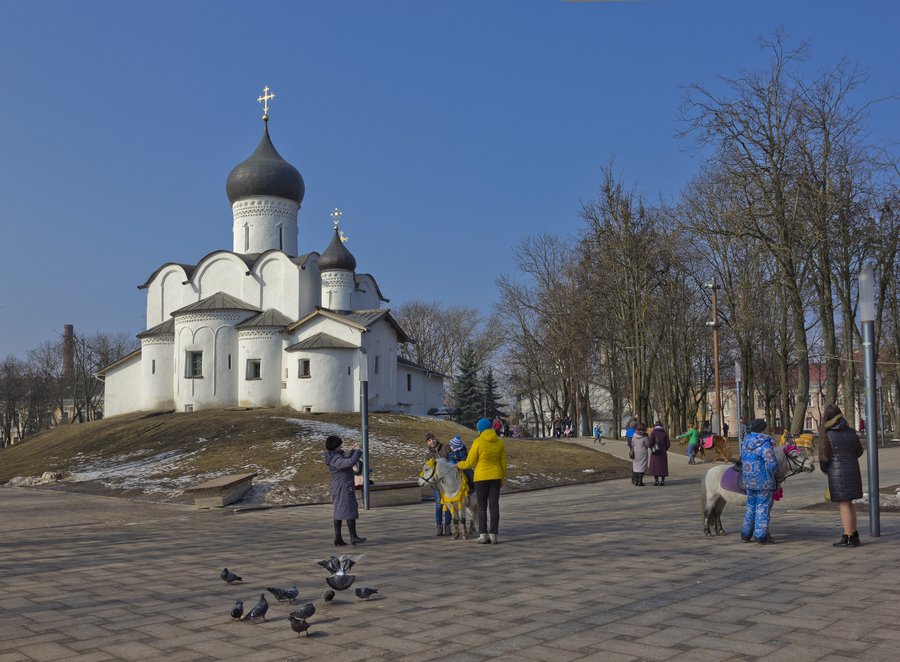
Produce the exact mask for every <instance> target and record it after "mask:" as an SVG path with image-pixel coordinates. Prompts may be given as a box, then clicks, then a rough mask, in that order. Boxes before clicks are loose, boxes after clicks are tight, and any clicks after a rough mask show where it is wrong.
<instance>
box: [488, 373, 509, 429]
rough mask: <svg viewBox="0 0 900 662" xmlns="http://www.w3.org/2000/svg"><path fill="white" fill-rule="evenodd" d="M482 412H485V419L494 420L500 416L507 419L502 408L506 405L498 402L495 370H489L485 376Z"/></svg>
mask: <svg viewBox="0 0 900 662" xmlns="http://www.w3.org/2000/svg"><path fill="white" fill-rule="evenodd" d="M482 398H483V401H482V411H483V412H485V414H484V418H487V419H490V420H491V421H493V420H494V418H495V417H497V416H500V417H501V418H506V416H507V414H506V412H504V411H503V410H502V409H501V407H505V406H506V404H504V403H502V402H497V392H496V391H495V390H494V369H493V368H488V369H487V372H486V373H485V374H484V387H483V388H482Z"/></svg>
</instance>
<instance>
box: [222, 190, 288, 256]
mask: <svg viewBox="0 0 900 662" xmlns="http://www.w3.org/2000/svg"><path fill="white" fill-rule="evenodd" d="M299 209H300V205H298V204H297V203H296V202H294V201H293V200H287V199H285V198H276V197H274V196H269V195H260V196H254V197H247V198H241V199H240V200H237V201H235V203H234V204H233V205H232V206H231V211H232V216H233V219H234V224H233V233H234V244H233V245H234V252H235V253H264V252H266V251H267V250H271V249H273V248H274V249H278V250H283V251H284V252H285V253H287V254H288V255H290V256H292V257H296V256H297V235H298V231H297V212H298V210H299ZM282 227H283V228H284V232H282V231H281V228H282Z"/></svg>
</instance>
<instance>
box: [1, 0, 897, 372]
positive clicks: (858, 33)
mask: <svg viewBox="0 0 900 662" xmlns="http://www.w3.org/2000/svg"><path fill="white" fill-rule="evenodd" d="M898 25H900V5H898V3H896V2H888V1H886V0H885V1H881V2H854V3H850V2H846V1H845V2H832V1H829V0H816V1H812V0H810V1H789V2H785V1H784V0H779V1H777V2H776V1H769V0H761V1H757V2H727V1H723V0H716V1H706V2H700V1H696V2H694V1H689V0H683V1H682V0H661V1H646V2H565V1H562V0H508V1H487V0H481V1H466V0H456V1H454V2H437V1H433V2H428V1H425V0H410V1H401V0H379V1H377V2H375V1H370V0H366V1H362V0H360V1H356V2H349V1H342V0H327V1H326V0H320V1H316V2H312V1H306V0H294V1H291V2H281V1H278V0H273V1H269V2H266V3H249V2H230V1H225V0H218V1H216V2H211V1H209V2H207V1H203V2H200V1H188V2H185V1H180V2H170V1H165V0H162V1H158V2H147V3H134V2H118V1H117V2H91V1H79V2H68V1H67V2H42V1H40V0H38V1H33V2H13V1H11V0H6V1H4V2H0V65H2V67H0V76H2V89H3V94H2V95H0V127H2V129H0V196H2V206H0V210H2V211H0V219H2V225H0V227H2V236H3V239H4V240H3V242H2V245H0V251H2V259H0V283H2V286H0V357H4V356H6V355H8V354H14V355H17V356H20V357H24V354H25V350H27V349H30V348H33V347H35V346H36V345H38V344H39V343H40V342H42V341H43V340H46V339H51V338H53V337H54V336H55V335H56V334H59V333H61V332H62V330H63V325H65V324H74V325H75V329H76V332H81V333H91V332H94V331H109V332H115V331H128V332H133V333H138V332H140V331H141V330H142V329H143V328H144V327H145V324H144V314H145V305H146V299H145V296H144V293H143V292H142V291H138V290H137V289H136V286H137V285H140V284H141V283H143V282H145V280H146V279H147V277H148V276H149V275H150V274H151V273H152V272H153V271H154V270H155V269H156V268H157V267H159V266H160V265H161V264H163V263H165V262H183V263H192V264H193V263H196V262H197V261H198V260H199V259H200V258H201V257H203V256H204V255H206V254H207V253H209V252H211V251H213V250H217V249H222V248H224V249H230V248H231V246H232V237H231V223H232V221H231V210H230V208H229V204H228V200H227V198H226V196H225V179H226V177H227V176H228V173H229V172H230V170H231V168H232V167H234V166H235V165H237V164H238V163H239V162H241V161H243V160H244V159H245V158H246V157H247V156H249V155H250V153H252V151H253V150H254V149H255V148H256V145H257V143H258V142H259V138H260V135H261V133H262V121H261V117H262V105H261V104H258V103H257V101H256V99H257V97H258V96H259V95H260V94H262V90H263V87H265V86H268V87H269V88H270V90H271V92H273V93H274V94H275V98H274V99H273V100H272V101H271V102H270V109H269V115H270V118H271V120H270V122H269V128H270V133H271V136H272V140H273V142H274V144H275V146H276V148H277V149H278V150H279V152H280V153H281V155H282V156H283V157H284V158H285V159H287V160H288V161H289V162H290V163H292V164H293V165H294V166H296V167H297V169H298V170H300V172H301V173H302V175H303V178H304V180H305V182H306V197H305V199H304V201H303V207H302V209H301V210H300V217H299V222H300V251H301V252H308V251H319V252H321V251H323V250H324V249H325V248H326V247H327V245H328V243H329V241H330V240H331V235H332V232H333V231H332V227H333V226H332V223H331V218H330V216H329V214H330V213H331V211H332V210H333V209H334V208H335V207H339V208H340V209H341V211H342V214H343V219H342V223H341V227H342V229H343V230H344V232H345V234H346V235H347V236H348V237H349V238H350V241H349V242H348V243H347V247H348V248H349V249H350V250H351V251H352V252H353V254H354V256H355V257H356V259H357V262H358V271H360V272H368V273H371V274H373V275H374V276H375V278H376V279H377V280H378V283H379V285H380V287H381V290H382V292H383V293H384V295H385V296H386V297H387V298H389V299H391V304H390V305H397V304H400V303H402V302H403V301H406V300H410V299H425V300H442V301H444V302H445V303H446V304H451V303H462V304H466V305H469V306H474V307H477V308H480V309H482V310H487V309H489V308H491V307H492V306H494V305H495V302H496V299H497V296H496V288H495V286H494V278H495V277H496V276H497V275H498V274H499V273H501V272H503V271H508V270H509V269H510V258H509V256H510V253H511V251H512V249H513V247H514V246H515V245H516V244H517V243H518V242H519V240H520V239H521V238H522V237H523V236H525V235H533V234H536V233H539V232H554V233H559V234H563V235H571V234H574V233H575V232H576V231H577V229H578V227H579V219H578V211H579V209H580V201H581V200H588V199H590V198H592V197H593V196H594V195H595V194H596V192H597V183H598V181H599V176H600V169H601V168H602V167H603V166H604V165H606V164H608V163H609V160H610V158H612V157H613V156H615V163H616V167H617V168H618V169H620V170H621V171H622V172H623V175H624V177H625V179H626V180H627V181H629V182H632V183H635V184H636V185H637V186H638V187H639V189H640V190H642V191H643V192H645V193H646V194H647V195H648V196H649V197H651V198H656V197H658V196H662V197H663V198H664V199H672V198H674V197H676V196H677V195H678V192H679V190H680V188H681V187H682V185H683V184H684V183H685V181H687V180H688V179H689V178H690V177H691V175H692V174H693V173H694V172H695V170H696V167H697V161H696V157H695V156H694V155H693V154H692V153H690V152H686V151H685V148H687V147H689V144H688V143H687V142H686V141H685V140H682V139H678V138H676V137H675V133H676V131H677V130H678V128H679V127H678V123H677V109H678V106H679V103H680V100H681V94H682V90H681V89H680V88H681V87H682V86H684V85H688V84H690V83H692V82H706V83H708V84H710V85H716V76H717V75H720V74H721V75H735V74H736V73H737V72H738V70H739V69H740V68H741V67H747V68H755V67H757V66H759V65H760V64H762V63H763V62H764V60H765V57H766V56H765V54H764V53H762V52H761V51H760V50H759V49H758V47H757V46H756V44H755V40H756V38H757V37H758V36H760V35H770V34H771V33H772V32H773V31H775V30H776V29H778V28H779V27H784V28H785V29H786V30H787V31H788V32H789V33H790V34H791V35H792V38H793V41H792V43H794V44H796V43H799V41H801V40H807V39H808V40H811V41H812V45H813V55H814V58H813V62H812V63H811V67H813V68H814V67H816V66H818V65H821V66H827V65H831V64H833V63H834V62H836V61H837V60H838V59H840V58H841V57H844V56H846V57H847V58H848V59H849V60H850V61H852V62H856V63H858V64H859V65H861V66H863V67H866V68H867V69H868V71H869V74H870V80H869V82H868V83H867V84H866V86H865V88H864V89H863V93H862V95H861V96H860V99H861V100H862V99H863V98H865V99H874V98H881V97H885V96H889V95H891V94H897V93H900V71H898V65H897V52H896V48H897V38H896V28H897V26H898ZM810 71H811V72H812V71H813V69H812V68H811V69H810ZM898 116H900V115H898V105H897V103H896V102H891V103H887V104H881V105H879V106H878V107H877V108H876V109H875V111H874V113H873V129H874V131H875V132H876V134H877V135H878V136H879V137H885V138H888V139H892V140H895V141H896V140H897V139H898V135H897V133H898V124H897V119H898Z"/></svg>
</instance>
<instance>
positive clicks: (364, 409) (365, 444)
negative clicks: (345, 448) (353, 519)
mask: <svg viewBox="0 0 900 662" xmlns="http://www.w3.org/2000/svg"><path fill="white" fill-rule="evenodd" d="M367 354H368V352H366V348H365V347H360V348H359V413H360V415H361V416H362V461H363V473H362V475H363V488H362V493H363V509H364V510H368V509H369V357H368V356H367Z"/></svg>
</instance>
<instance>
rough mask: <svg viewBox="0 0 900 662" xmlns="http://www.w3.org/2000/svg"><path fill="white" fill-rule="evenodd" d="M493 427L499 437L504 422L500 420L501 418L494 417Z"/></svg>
mask: <svg viewBox="0 0 900 662" xmlns="http://www.w3.org/2000/svg"><path fill="white" fill-rule="evenodd" d="M491 427H492V428H494V432H496V433H497V436H498V437H499V436H500V431H501V430H502V429H503V422H502V421H501V420H500V417H499V416H494V422H493V424H492V425H491Z"/></svg>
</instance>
